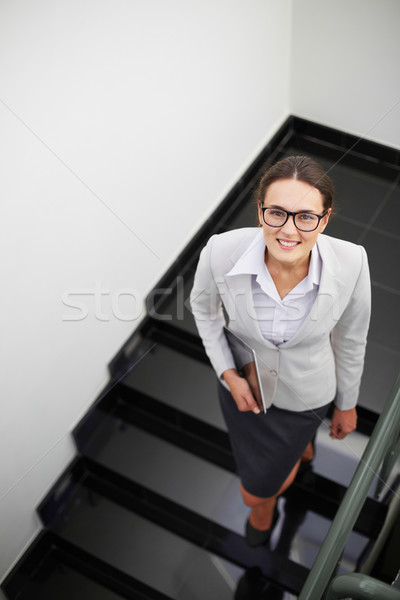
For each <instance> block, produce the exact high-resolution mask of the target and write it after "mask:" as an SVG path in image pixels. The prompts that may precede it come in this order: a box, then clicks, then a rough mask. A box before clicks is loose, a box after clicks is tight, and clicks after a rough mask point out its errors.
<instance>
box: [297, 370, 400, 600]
mask: <svg viewBox="0 0 400 600" xmlns="http://www.w3.org/2000/svg"><path fill="white" fill-rule="evenodd" d="M399 425H400V375H399V376H398V377H397V379H396V382H395V384H394V386H393V389H392V391H391V393H390V394H389V397H388V399H387V402H386V405H385V407H384V409H383V411H382V413H381V415H380V417H379V419H378V422H377V424H376V426H375V428H374V430H373V432H372V435H371V438H370V440H369V442H368V444H367V447H366V448H365V451H364V454H363V455H362V458H361V460H360V462H359V465H358V467H357V469H356V472H355V473H354V476H353V479H352V480H351V483H350V485H349V487H348V489H347V491H346V493H345V495H344V498H343V500H342V502H341V504H340V506H339V509H338V511H337V513H336V516H335V518H334V520H333V522H332V525H331V527H330V529H329V531H328V533H327V536H326V538H325V541H324V543H323V544H322V546H321V549H320V551H319V553H318V556H317V558H316V559H315V562H314V565H313V567H312V569H311V571H310V573H309V575H308V577H307V580H306V582H305V584H304V586H303V589H302V590H301V593H300V596H299V600H320V599H321V597H322V595H323V593H324V591H325V589H326V587H327V585H328V583H329V580H330V578H331V577H332V574H333V571H334V569H335V567H336V565H337V563H338V561H339V559H340V557H341V555H342V552H343V549H344V547H345V544H346V541H347V538H348V536H349V535H350V532H351V530H352V529H353V526H354V523H355V521H356V519H357V517H358V515H359V513H360V511H361V508H362V506H363V504H364V502H365V499H366V497H367V495H368V492H369V489H370V487H371V485H372V482H373V480H374V478H375V476H376V474H377V472H378V469H379V466H380V464H381V463H382V461H383V459H384V457H385V455H386V453H387V452H388V450H389V449H390V448H392V446H393V442H394V440H395V438H396V436H397V433H398V430H399Z"/></svg>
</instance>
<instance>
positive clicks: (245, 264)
mask: <svg viewBox="0 0 400 600" xmlns="http://www.w3.org/2000/svg"><path fill="white" fill-rule="evenodd" d="M264 253H265V242H264V236H263V231H262V229H261V228H260V231H258V232H257V234H256V236H255V238H254V240H253V241H252V242H251V244H250V246H249V247H248V248H247V250H246V251H245V252H244V254H242V256H240V258H239V259H238V260H237V262H236V263H235V264H234V265H233V267H232V269H231V270H230V271H229V273H227V275H257V273H259V272H260V270H261V269H262V267H263V265H264Z"/></svg>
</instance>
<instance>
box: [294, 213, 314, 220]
mask: <svg viewBox="0 0 400 600" xmlns="http://www.w3.org/2000/svg"><path fill="white" fill-rule="evenodd" d="M298 218H299V219H300V221H303V222H304V221H315V219H316V218H317V217H316V216H315V215H313V214H311V213H300V214H299V215H298Z"/></svg>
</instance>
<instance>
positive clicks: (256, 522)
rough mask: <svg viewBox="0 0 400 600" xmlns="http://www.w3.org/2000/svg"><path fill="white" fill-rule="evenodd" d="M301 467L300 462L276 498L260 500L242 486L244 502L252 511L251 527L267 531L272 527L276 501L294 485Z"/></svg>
mask: <svg viewBox="0 0 400 600" xmlns="http://www.w3.org/2000/svg"><path fill="white" fill-rule="evenodd" d="M299 465H300V460H299V461H298V462H297V463H296V465H295V466H294V468H293V469H292V471H291V473H290V474H289V476H288V477H287V479H286V480H285V481H284V483H283V485H282V487H281V489H280V490H279V491H278V493H277V494H275V496H271V497H270V498H259V497H258V496H253V494H250V493H249V492H247V491H246V490H245V489H244V487H243V486H242V485H240V491H241V493H242V497H243V501H244V503H245V504H246V506H250V508H251V509H252V511H251V513H250V516H249V521H250V525H251V526H252V527H254V529H259V530H260V531H265V530H266V529H269V528H270V527H271V524H272V516H273V513H274V508H275V504H276V500H277V498H278V496H280V494H283V492H284V491H285V490H287V488H288V487H289V486H290V485H291V484H292V483H293V481H294V478H295V477H296V473H297V471H298V468H299Z"/></svg>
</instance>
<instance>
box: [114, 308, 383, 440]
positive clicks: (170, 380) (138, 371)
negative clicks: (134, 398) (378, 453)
mask: <svg viewBox="0 0 400 600" xmlns="http://www.w3.org/2000/svg"><path fill="white" fill-rule="evenodd" d="M142 334H143V335H144V336H145V340H147V344H149V343H150V340H151V342H153V343H154V344H155V345H154V346H153V347H152V349H151V351H150V352H148V353H147V354H146V355H145V356H144V358H143V359H142V360H141V361H140V362H138V364H136V365H135V367H134V368H132V369H131V370H130V372H129V373H127V375H126V376H125V377H124V381H125V382H126V383H127V384H128V385H131V386H132V387H133V388H134V389H136V390H138V391H142V392H143V393H145V394H147V395H149V396H152V397H154V398H157V399H159V400H163V401H166V402H168V403H171V404H172V405H174V406H176V407H178V403H179V402H180V404H179V406H180V407H181V409H183V410H184V405H185V404H186V405H187V406H188V407H190V412H191V413H192V414H193V412H194V414H195V415H196V416H199V415H200V410H199V408H198V407H201V409H202V414H203V420H206V421H208V422H210V423H218V424H219V425H220V426H221V428H222V429H225V424H224V423H223V422H222V420H221V418H219V420H218V421H215V419H218V416H219V414H220V413H219V412H218V411H217V410H215V407H216V406H217V405H218V398H217V380H216V376H215V373H214V371H213V369H212V368H211V365H210V362H209V360H208V358H207V356H206V354H205V351H204V348H203V345H202V343H201V340H200V338H199V337H198V336H196V335H193V334H192V333H189V332H186V331H182V330H178V329H177V328H176V327H175V326H174V325H173V324H171V323H166V322H165V323H163V322H157V321H155V320H153V319H149V320H147V321H146V325H145V327H144V328H143V333H142ZM143 343H146V342H145V341H144V342H143ZM155 375H156V376H155ZM213 408H214V410H213ZM196 409H197V410H196ZM357 412H358V423H357V430H358V431H359V432H360V433H362V434H364V435H368V436H369V435H371V433H372V431H373V429H374V427H375V425H376V423H377V420H378V418H379V414H377V413H375V412H373V411H371V410H369V409H367V408H364V407H363V406H361V405H359V406H358V407H357Z"/></svg>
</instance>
